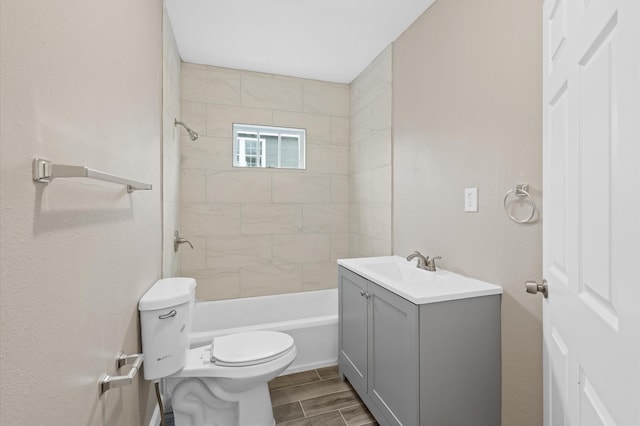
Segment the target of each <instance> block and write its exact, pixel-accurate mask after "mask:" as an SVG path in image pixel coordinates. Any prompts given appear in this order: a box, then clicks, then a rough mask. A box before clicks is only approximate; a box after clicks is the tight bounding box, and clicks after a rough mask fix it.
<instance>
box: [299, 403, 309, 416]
mask: <svg viewBox="0 0 640 426" xmlns="http://www.w3.org/2000/svg"><path fill="white" fill-rule="evenodd" d="M298 405H299V406H300V409H301V410H302V415H303V417H302V418H303V419H306V418H307V413H306V411H304V407H303V406H302V401H301V400H300V401H298Z"/></svg>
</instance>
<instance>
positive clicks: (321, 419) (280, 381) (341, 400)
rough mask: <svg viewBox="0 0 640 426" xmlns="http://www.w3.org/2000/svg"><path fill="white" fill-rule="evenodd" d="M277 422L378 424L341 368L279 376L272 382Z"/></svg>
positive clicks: (313, 425) (337, 425) (329, 425)
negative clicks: (340, 373) (342, 377)
mask: <svg viewBox="0 0 640 426" xmlns="http://www.w3.org/2000/svg"><path fill="white" fill-rule="evenodd" d="M269 391H270V392H271V405H273V416H274V417H275V419H276V424H278V425H283V426H364V425H377V424H378V423H376V421H375V419H374V418H373V416H372V415H371V414H370V413H369V410H367V407H366V406H365V405H364V404H363V403H362V401H361V400H360V398H359V397H358V395H357V394H356V393H355V391H354V390H353V388H352V387H351V385H350V384H349V382H347V381H344V380H342V379H340V377H338V367H337V366H334V367H327V368H320V369H317V370H309V371H303V372H300V373H294V374H289V375H287V376H280V377H276V378H275V379H273V380H272V381H270V382H269Z"/></svg>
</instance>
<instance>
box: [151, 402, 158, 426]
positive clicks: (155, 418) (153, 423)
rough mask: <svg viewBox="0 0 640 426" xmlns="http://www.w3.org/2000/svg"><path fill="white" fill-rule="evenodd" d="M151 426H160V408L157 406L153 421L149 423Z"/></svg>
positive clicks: (154, 410) (152, 417)
mask: <svg viewBox="0 0 640 426" xmlns="http://www.w3.org/2000/svg"><path fill="white" fill-rule="evenodd" d="M149 426H160V407H159V406H158V404H156V407H155V408H154V409H153V415H152V416H151V421H149Z"/></svg>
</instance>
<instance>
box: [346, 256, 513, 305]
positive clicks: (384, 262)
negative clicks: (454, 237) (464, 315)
mask: <svg viewBox="0 0 640 426" xmlns="http://www.w3.org/2000/svg"><path fill="white" fill-rule="evenodd" d="M338 264H339V265H342V266H344V267H345V268H347V269H349V270H351V271H353V272H355V273H356V274H358V275H360V276H362V277H364V278H367V279H368V280H371V281H373V282H375V283H376V284H378V285H380V286H382V287H384V288H386V289H387V290H390V291H392V292H394V293H395V294H397V295H399V296H401V297H403V298H405V299H407V300H409V301H411V302H413V303H416V304H424V303H433V302H442V301H445V300H455V299H465V298H470V297H478V296H488V295H491V294H501V293H502V287H499V286H497V285H494V284H490V283H487V282H484V281H480V280H477V279H474V278H469V277H466V276H464V275H460V274H456V273H455V272H451V271H446V270H444V269H437V270H436V271H433V272H431V271H426V270H424V269H419V268H417V267H416V262H415V261H412V262H409V261H407V260H406V259H405V258H404V257H400V256H380V257H362V258H356V259H339V260H338Z"/></svg>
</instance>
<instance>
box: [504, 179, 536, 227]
mask: <svg viewBox="0 0 640 426" xmlns="http://www.w3.org/2000/svg"><path fill="white" fill-rule="evenodd" d="M511 194H515V196H516V197H519V198H522V197H526V198H527V199H528V200H529V202H530V203H531V214H530V215H529V217H527V218H525V219H518V218H517V217H515V216H514V215H513V214H512V213H511V210H510V209H509V204H510V203H509V196H510V195H511ZM503 205H504V211H505V212H506V213H507V216H509V219H511V220H512V221H514V222H516V223H530V222H532V221H533V217H534V216H535V215H536V210H537V207H536V202H535V201H534V199H533V197H532V196H531V194H529V185H528V184H526V183H519V184H517V185H516V187H515V188H514V189H510V190H508V191H507V193H506V194H505V195H504V202H503Z"/></svg>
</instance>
